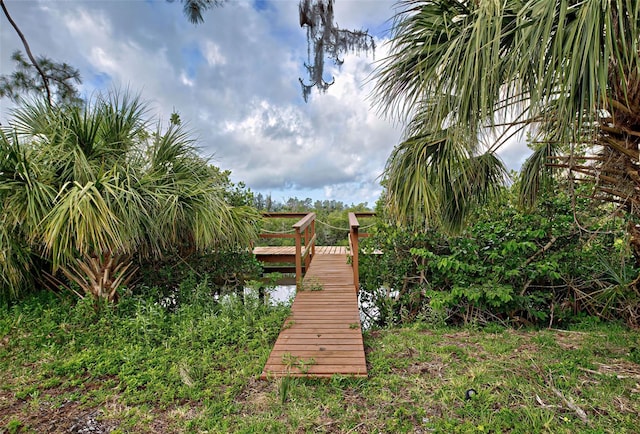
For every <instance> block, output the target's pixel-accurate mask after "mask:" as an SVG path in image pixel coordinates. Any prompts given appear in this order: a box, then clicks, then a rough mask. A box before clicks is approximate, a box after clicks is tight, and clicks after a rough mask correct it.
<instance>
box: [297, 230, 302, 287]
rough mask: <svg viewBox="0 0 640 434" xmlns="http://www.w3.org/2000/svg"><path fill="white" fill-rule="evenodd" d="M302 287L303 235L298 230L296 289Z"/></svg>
mask: <svg viewBox="0 0 640 434" xmlns="http://www.w3.org/2000/svg"><path fill="white" fill-rule="evenodd" d="M301 286H302V234H301V233H300V228H296V288H297V289H300V287H301Z"/></svg>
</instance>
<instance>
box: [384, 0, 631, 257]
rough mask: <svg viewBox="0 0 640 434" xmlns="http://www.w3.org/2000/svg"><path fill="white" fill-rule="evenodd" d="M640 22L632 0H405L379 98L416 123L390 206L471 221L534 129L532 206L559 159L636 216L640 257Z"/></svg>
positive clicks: (598, 196) (414, 215)
mask: <svg viewBox="0 0 640 434" xmlns="http://www.w3.org/2000/svg"><path fill="white" fill-rule="evenodd" d="M639 25H640V5H639V4H638V2H635V1H628V0H607V1H602V0H581V1H577V0H504V1H489V0H458V1H456V0H404V1H402V2H400V3H399V12H398V14H397V15H396V17H395V21H394V25H393V30H392V41H391V51H390V55H389V56H388V57H387V58H386V59H384V60H383V61H382V63H381V66H380V67H379V68H378V71H377V75H378V78H379V87H378V89H377V92H376V95H375V96H376V99H377V101H378V103H379V107H380V108H381V110H382V111H383V112H385V113H386V114H388V115H390V116H392V117H396V118H397V119H400V120H409V121H410V122H409V123H408V128H407V130H406V135H405V140H404V142H403V143H402V144H401V145H399V146H398V147H397V148H396V149H395V151H394V153H393V154H392V155H391V157H390V159H389V161H388V164H387V168H386V172H385V176H386V185H387V191H388V193H387V200H388V201H389V204H390V208H391V209H392V210H395V213H396V215H397V216H398V218H400V219H401V220H404V221H406V220H410V219H413V220H416V219H421V222H422V223H424V222H425V216H426V222H427V224H434V223H435V222H437V221H443V222H444V223H445V224H449V226H450V227H453V228H455V227H459V224H460V222H461V221H462V220H463V219H464V215H465V210H468V209H469V206H470V205H473V204H477V203H478V200H479V199H482V198H483V197H486V195H485V194H486V193H490V192H491V191H492V189H494V190H495V188H496V183H500V182H501V181H502V180H503V179H504V177H503V176H502V175H501V174H503V172H502V169H503V167H502V163H501V161H500V160H499V158H497V157H495V153H496V151H497V150H498V149H499V148H500V146H501V145H502V144H504V143H505V142H506V139H508V138H509V137H510V136H511V135H513V134H515V133H516V132H518V131H519V130H522V129H523V128H529V129H530V131H531V132H532V134H533V142H534V143H536V145H535V146H534V153H533V154H532V156H531V157H530V159H529V160H528V161H527V163H526V165H525V167H524V168H523V177H524V182H523V183H522V185H523V190H522V193H523V204H525V205H531V204H532V203H533V202H534V201H535V198H536V196H537V194H538V193H539V191H540V187H541V186H543V185H545V179H547V178H548V177H549V176H550V174H551V170H549V169H550V168H555V169H560V171H561V173H562V174H564V175H568V176H569V178H570V179H576V178H580V179H582V180H584V179H589V180H591V181H592V182H593V183H594V185H595V187H594V190H593V194H592V198H593V199H595V200H606V201H609V202H614V203H616V204H618V205H619V206H620V207H621V208H622V209H624V210H626V211H628V213H629V215H630V220H629V230H630V233H631V235H632V244H633V246H634V250H635V254H636V258H638V259H640V230H639V227H637V226H636V222H637V219H638V217H640V215H639V209H640V208H639V205H640V175H639V173H638V161H640V160H639V155H640V154H639V148H638V145H639V143H640V56H639V49H640V48H639V45H638V44H639V43H640V30H639ZM500 128H502V129H504V130H505V132H503V133H502V134H501V136H500V138H499V139H498V140H496V141H494V142H493V143H490V144H488V145H482V140H480V139H479V138H481V137H483V135H485V133H486V132H487V131H492V130H493V131H495V130H496V129H500ZM474 160H475V161H478V160H483V163H474ZM545 168H546V169H545ZM405 180H410V182H404V181H405Z"/></svg>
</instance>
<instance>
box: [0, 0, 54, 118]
mask: <svg viewBox="0 0 640 434" xmlns="http://www.w3.org/2000/svg"><path fill="white" fill-rule="evenodd" d="M0 7H2V11H3V12H4V15H5V16H6V17H7V20H9V23H10V24H11V26H12V27H13V28H14V29H15V31H16V33H17V34H18V37H20V40H21V41H22V45H23V46H24V49H25V51H26V52H27V56H29V60H30V61H31V64H32V65H33V66H34V67H35V68H36V70H37V71H38V74H40V77H42V83H43V84H44V89H45V90H46V92H47V101H48V102H49V105H50V106H51V105H52V104H53V103H52V101H51V90H50V89H49V79H48V78H47V76H46V74H45V73H44V71H43V70H42V68H40V65H39V64H38V62H37V61H36V58H35V57H33V54H32V53H31V47H29V43H28V42H27V39H26V38H25V37H24V34H23V33H22V31H20V28H19V27H18V25H17V24H16V22H15V21H13V18H11V15H10V14H9V11H8V10H7V7H6V6H5V4H4V0H0Z"/></svg>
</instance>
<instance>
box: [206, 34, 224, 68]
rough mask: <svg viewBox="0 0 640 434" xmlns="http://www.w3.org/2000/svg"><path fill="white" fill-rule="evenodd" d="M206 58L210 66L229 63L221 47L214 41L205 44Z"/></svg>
mask: <svg viewBox="0 0 640 434" xmlns="http://www.w3.org/2000/svg"><path fill="white" fill-rule="evenodd" d="M204 53H205V54H204V57H205V58H206V59H207V63H208V64H209V66H216V65H224V64H226V63H227V59H226V58H225V57H224V56H223V55H222V52H221V51H220V46H219V45H218V44H216V43H215V42H212V41H209V40H207V41H205V43H204Z"/></svg>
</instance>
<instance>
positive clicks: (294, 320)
mask: <svg viewBox="0 0 640 434" xmlns="http://www.w3.org/2000/svg"><path fill="white" fill-rule="evenodd" d="M318 285H319V286H321V287H322V289H321V290H315V291H312V290H299V291H298V292H297V294H296V297H295V299H294V301H293V304H292V305H291V315H290V316H289V317H288V318H287V319H286V320H285V323H284V325H283V327H282V330H281V332H280V335H279V336H278V339H277V340H276V342H275V344H274V346H273V349H272V351H271V353H270V355H269V359H268V360H267V363H266V364H265V367H264V370H263V372H262V375H261V378H263V379H268V378H275V377H282V376H293V377H331V376H332V375H335V374H341V375H347V376H356V377H366V376H367V364H366V360H365V354H364V344H363V341H362V329H361V324H360V314H359V310H358V297H357V294H356V290H355V285H354V282H353V272H352V270H351V267H350V266H349V264H347V257H346V248H345V247H337V246H325V247H317V248H316V255H315V256H314V257H313V259H312V261H311V265H310V267H309V270H308V271H307V273H306V275H305V277H304V280H303V285H302V287H303V288H317V287H318Z"/></svg>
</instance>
